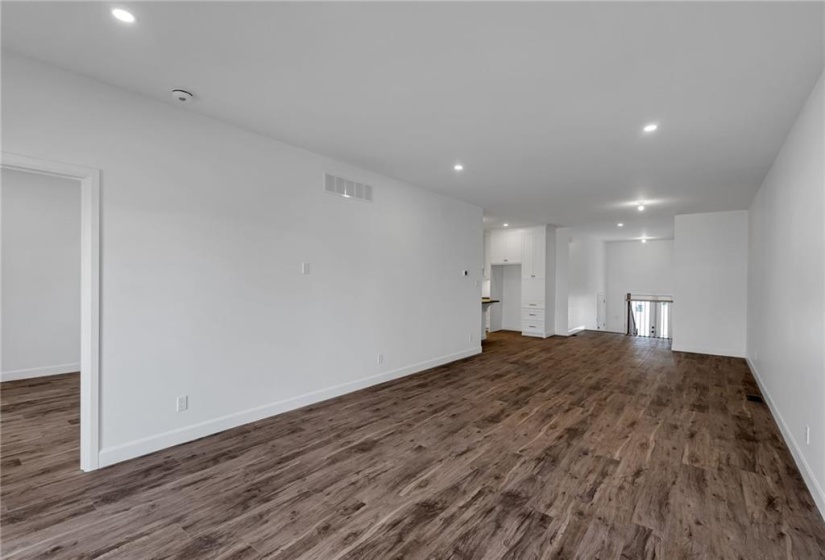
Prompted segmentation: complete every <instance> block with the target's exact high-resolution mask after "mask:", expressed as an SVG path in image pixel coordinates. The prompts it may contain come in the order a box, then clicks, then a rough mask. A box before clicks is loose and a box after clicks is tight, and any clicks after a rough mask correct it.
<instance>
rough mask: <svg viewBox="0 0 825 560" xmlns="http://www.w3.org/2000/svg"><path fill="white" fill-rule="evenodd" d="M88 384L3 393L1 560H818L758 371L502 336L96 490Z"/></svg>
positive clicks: (804, 496) (140, 468)
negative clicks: (89, 454) (85, 456)
mask: <svg viewBox="0 0 825 560" xmlns="http://www.w3.org/2000/svg"><path fill="white" fill-rule="evenodd" d="M78 383H79V380H78V377H77V376H76V375H70V376H59V377H52V378H43V379H37V380H30V381H19V382H8V383H3V384H2V395H0V428H1V429H2V446H1V447H0V452H2V463H0V468H2V478H0V481H1V482H2V487H0V515H2V556H3V558H9V559H12V558H13V559H24V558H50V559H60V558H127V559H131V558H135V559H141V560H142V559H148V558H193V559H238V560H246V559H259V558H279V559H283V558H307V559H310V558H311V559H315V560H318V559H338V558H348V559H355V558H374V559H382V560H387V559H393V558H404V559H418V558H422V559H424V558H427V559H429V558H453V559H487V558H490V559H492V558H508V559H533V558H554V559H564V558H582V559H610V558H615V559H619V558H627V559H650V558H661V559H667V560H674V559H681V558H694V559H695V558H707V559H728V558H730V559H740V558H741V559H747V560H758V559H770V560H776V559H780V558H788V559H790V558H793V559H796V560H801V559H808V558H823V557H825V524H823V522H822V520H821V518H820V517H819V514H818V513H817V511H816V509H815V506H814V503H813V500H812V499H811V496H810V495H809V493H808V492H807V490H806V488H805V486H804V484H803V482H802V479H801V477H800V475H799V473H798V471H797V469H796V467H795V465H794V463H793V460H792V458H791V457H790V455H789V453H788V450H787V449H786V447H785V445H784V444H783V442H782V439H781V438H780V436H779V432H778V430H777V427H776V425H775V423H774V421H773V419H772V418H771V416H770V413H769V411H768V409H767V407H766V406H765V405H761V404H756V403H752V402H748V401H746V400H745V394H747V393H757V392H758V389H757V387H756V385H755V383H754V380H753V378H752V377H751V374H750V372H749V371H748V368H747V366H746V364H745V362H744V361H742V360H737V359H730V358H719V357H710V356H700V355H695V354H681V353H672V352H671V351H670V349H669V347H668V344H667V343H666V342H663V341H658V340H647V339H633V338H627V337H624V336H619V335H610V334H604V333H583V334H581V335H579V336H576V337H572V338H567V339H564V338H551V339H547V340H539V339H533V338H525V337H521V336H518V335H515V334H512V333H495V334H493V335H491V336H490V338H489V339H488V341H487V342H486V343H485V348H484V353H483V354H482V355H480V356H477V357H474V358H470V359H467V360H464V361H461V362H458V363H455V364H451V365H447V366H443V367H440V368H436V369H433V370H430V371H427V372H424V373H421V374H418V375H414V376H410V377H407V378H404V379H401V380H398V381H394V382H391V383H387V384H384V385H380V386H377V387H373V388H370V389H367V390H364V391H360V392H358V393H353V394H350V395H346V396H344V397H341V398H338V399H335V400H332V401H328V402H325V403H321V404H318V405H315V406H311V407H308V408H304V409H301V410H297V411H294V412H291V413H287V414H283V415H281V416H278V417H275V418H271V419H268V420H264V421H261V422H257V423H255V424H250V425H247V426H243V427H241V428H237V429H234V430H230V431H227V432H224V433H221V434H218V435H215V436H212V437H208V438H204V439H201V440H198V441H196V442H192V443H189V444H185V445H181V446H178V447H175V448H172V449H169V450H166V451H164V452H160V453H156V454H154V455H150V456H147V457H143V458H139V459H136V460H133V461H129V462H126V463H123V464H120V465H115V466H113V467H109V468H106V469H102V470H100V471H97V472H94V473H87V474H84V473H81V472H80V471H79V469H78V410H79V404H78V390H79V387H78Z"/></svg>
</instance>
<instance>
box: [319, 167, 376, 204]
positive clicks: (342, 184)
mask: <svg viewBox="0 0 825 560" xmlns="http://www.w3.org/2000/svg"><path fill="white" fill-rule="evenodd" d="M324 190H325V191H326V192H328V193H329V194H337V195H338V196H343V197H345V198H355V199H358V200H365V201H367V202H372V187H371V186H369V185H365V184H364V183H358V182H356V181H350V180H349V179H344V178H343V177H336V176H335V175H330V174H329V173H326V174H325V175H324Z"/></svg>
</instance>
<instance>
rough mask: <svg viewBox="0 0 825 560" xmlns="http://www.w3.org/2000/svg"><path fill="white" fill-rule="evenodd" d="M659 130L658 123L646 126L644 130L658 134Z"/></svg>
mask: <svg viewBox="0 0 825 560" xmlns="http://www.w3.org/2000/svg"><path fill="white" fill-rule="evenodd" d="M658 128H659V125H658V124H656V123H650V124H646V125H645V127H644V128H643V129H642V130H644V131H645V132H656V129H658Z"/></svg>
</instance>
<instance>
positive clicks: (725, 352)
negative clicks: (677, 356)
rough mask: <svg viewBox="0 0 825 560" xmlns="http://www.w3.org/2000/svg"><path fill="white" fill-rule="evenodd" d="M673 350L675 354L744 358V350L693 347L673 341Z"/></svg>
mask: <svg viewBox="0 0 825 560" xmlns="http://www.w3.org/2000/svg"><path fill="white" fill-rule="evenodd" d="M671 350H673V351H674V352H690V353H691V354H709V355H711V356H726V357H729V358H744V357H745V352H744V350H734V349H732V348H722V349H719V348H711V347H709V346H693V345H690V344H680V343H679V342H677V341H675V340H674V341H673V344H672V346H671Z"/></svg>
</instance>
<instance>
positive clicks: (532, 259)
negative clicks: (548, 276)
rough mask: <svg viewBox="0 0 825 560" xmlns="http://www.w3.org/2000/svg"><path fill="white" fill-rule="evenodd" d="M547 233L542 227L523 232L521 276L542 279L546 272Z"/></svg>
mask: <svg viewBox="0 0 825 560" xmlns="http://www.w3.org/2000/svg"><path fill="white" fill-rule="evenodd" d="M546 247H547V232H546V230H545V228H543V227H537V228H530V229H526V230H524V233H523V234H522V252H521V254H522V256H521V275H522V276H523V277H524V278H544V276H545V271H546V269H547V268H546V263H545V260H546Z"/></svg>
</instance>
